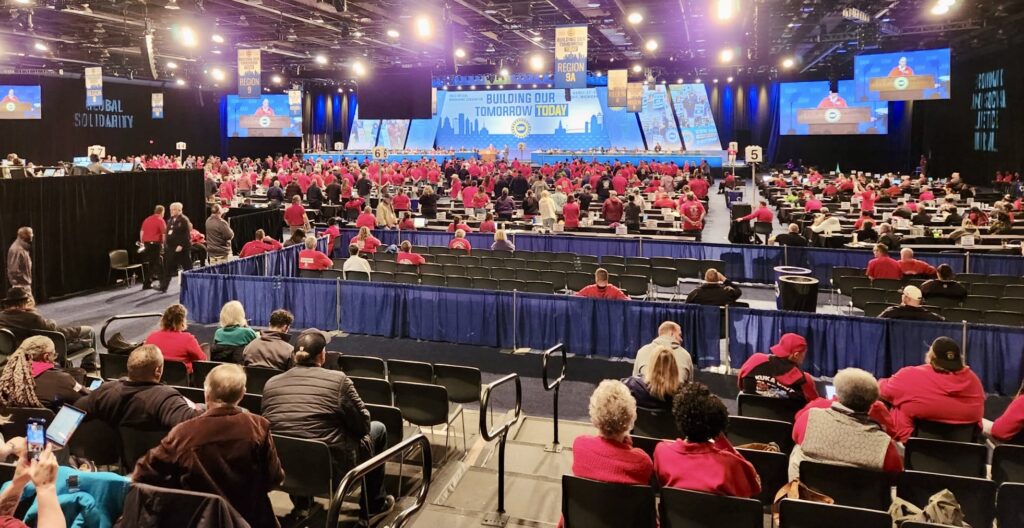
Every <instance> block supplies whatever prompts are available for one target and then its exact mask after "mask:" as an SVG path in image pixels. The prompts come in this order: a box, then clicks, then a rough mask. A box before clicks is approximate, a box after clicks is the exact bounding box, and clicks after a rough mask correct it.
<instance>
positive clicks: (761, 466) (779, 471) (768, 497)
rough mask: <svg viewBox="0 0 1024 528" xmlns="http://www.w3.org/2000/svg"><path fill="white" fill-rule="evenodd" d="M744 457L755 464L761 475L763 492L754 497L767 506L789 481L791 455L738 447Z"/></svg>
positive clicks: (758, 473)
mask: <svg viewBox="0 0 1024 528" xmlns="http://www.w3.org/2000/svg"><path fill="white" fill-rule="evenodd" d="M736 451H737V452H739V454H741V455H743V458H745V459H747V461H748V462H750V463H751V464H752V465H753V466H754V470H755V471H757V475H758V476H759V477H761V493H760V494H759V495H758V496H757V497H754V498H756V499H757V500H759V501H761V504H764V505H765V506H766V507H770V506H771V504H772V502H773V501H774V500H775V493H776V492H777V491H779V488H781V487H782V486H783V485H784V484H785V483H787V482H789V474H788V472H789V456H787V455H786V454H785V453H774V452H772V451H760V450H756V449H736Z"/></svg>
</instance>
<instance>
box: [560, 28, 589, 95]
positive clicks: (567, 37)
mask: <svg viewBox="0 0 1024 528" xmlns="http://www.w3.org/2000/svg"><path fill="white" fill-rule="evenodd" d="M586 87H587V26H561V27H556V28H555V88H586Z"/></svg>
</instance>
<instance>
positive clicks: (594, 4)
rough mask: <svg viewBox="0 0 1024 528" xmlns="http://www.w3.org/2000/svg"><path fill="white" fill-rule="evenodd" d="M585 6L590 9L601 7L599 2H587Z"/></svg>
mask: <svg viewBox="0 0 1024 528" xmlns="http://www.w3.org/2000/svg"><path fill="white" fill-rule="evenodd" d="M587 7H589V8H591V9H597V8H599V7H601V2H587Z"/></svg>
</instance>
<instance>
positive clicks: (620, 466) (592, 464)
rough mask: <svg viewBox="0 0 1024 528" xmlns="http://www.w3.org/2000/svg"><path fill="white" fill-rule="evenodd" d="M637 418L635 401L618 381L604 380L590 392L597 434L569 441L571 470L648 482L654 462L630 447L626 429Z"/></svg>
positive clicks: (590, 475)
mask: <svg viewBox="0 0 1024 528" xmlns="http://www.w3.org/2000/svg"><path fill="white" fill-rule="evenodd" d="M635 422H636V401H634V400H633V396H631V395H630V394H629V389H627V388H626V386H625V385H623V384H622V383H621V382H619V381H615V380H604V381H602V382H601V384H600V385H598V386H597V388H596V389H594V393H593V394H591V395H590V423H592V424H594V427H596V428H597V432H598V435H597V436H587V435H582V436H578V437H576V440H575V441H574V442H573V444H572V474H573V475H576V476H577V477H583V478H588V479H593V480H599V481H602V482H611V483H614V484H648V483H649V482H650V480H651V474H652V473H653V472H654V463H653V462H651V458H650V457H649V456H647V453H644V451H643V450H642V449H639V448H635V447H633V444H632V441H631V440H630V437H629V432H630V431H631V430H632V429H633V424H634V423H635Z"/></svg>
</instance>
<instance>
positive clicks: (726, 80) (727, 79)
mask: <svg viewBox="0 0 1024 528" xmlns="http://www.w3.org/2000/svg"><path fill="white" fill-rule="evenodd" d="M725 82H727V83H728V82H732V75H730V76H728V77H726V78H725Z"/></svg>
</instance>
